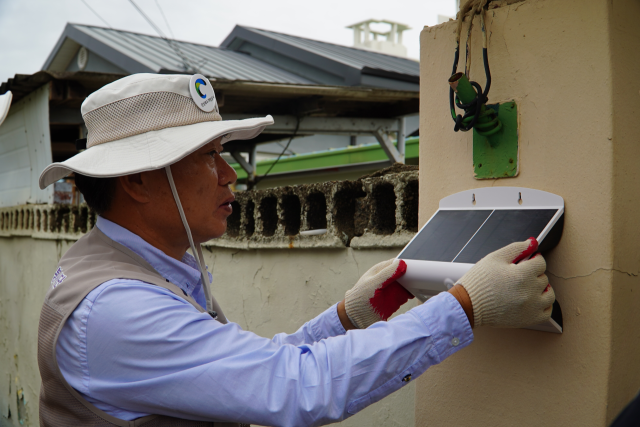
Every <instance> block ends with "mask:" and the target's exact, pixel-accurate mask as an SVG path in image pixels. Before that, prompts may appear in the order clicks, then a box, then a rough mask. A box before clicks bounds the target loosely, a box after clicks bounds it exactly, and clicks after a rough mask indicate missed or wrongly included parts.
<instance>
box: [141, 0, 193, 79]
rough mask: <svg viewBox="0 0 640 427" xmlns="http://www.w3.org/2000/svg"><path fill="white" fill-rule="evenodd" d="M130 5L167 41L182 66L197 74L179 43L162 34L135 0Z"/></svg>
mask: <svg viewBox="0 0 640 427" xmlns="http://www.w3.org/2000/svg"><path fill="white" fill-rule="evenodd" d="M129 3H131V4H132V5H133V7H135V8H136V10H137V11H138V12H139V13H140V15H142V17H143V18H144V19H145V21H147V23H148V24H149V25H151V27H152V28H153V29H154V30H155V32H156V33H158V35H159V36H160V38H162V39H163V40H164V41H166V42H167V44H168V45H169V47H170V48H171V49H173V51H174V52H175V53H176V55H178V57H179V58H180V60H181V61H182V66H183V67H184V68H185V71H187V72H190V73H193V72H195V71H196V69H195V67H194V66H193V65H192V64H191V62H190V61H189V58H187V56H186V55H185V54H184V53H182V51H181V50H180V46H178V45H177V43H175V41H173V40H169V39H168V38H167V36H166V35H165V34H164V33H163V32H162V30H161V29H160V27H158V26H157V25H156V24H155V23H154V22H153V21H152V20H151V18H149V17H148V16H147V14H146V13H144V11H143V10H142V9H141V8H140V7H139V6H138V5H137V4H136V3H135V2H134V1H133V0H129Z"/></svg>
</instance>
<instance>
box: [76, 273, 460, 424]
mask: <svg viewBox="0 0 640 427" xmlns="http://www.w3.org/2000/svg"><path fill="white" fill-rule="evenodd" d="M330 310H331V309H329V310H328V314H326V313H325V315H326V316H331V314H330V313H331V312H330ZM325 315H321V316H319V318H316V319H315V321H319V322H320V323H322V322H323V321H324V320H323V319H324V318H325ZM336 317H337V313H336ZM318 319H319V320H318ZM313 324H314V321H311V322H310V323H309V324H308V327H306V329H305V327H303V328H301V330H302V331H303V332H302V333H300V331H298V333H300V335H299V336H297V337H296V338H295V339H294V338H290V336H281V337H278V336H276V338H274V339H273V340H270V339H267V338H262V337H259V336H257V335H255V334H253V333H251V332H247V331H244V330H242V329H241V328H240V327H239V326H238V325H237V324H235V323H228V324H226V325H223V324H221V323H219V322H217V321H215V320H213V319H212V318H211V317H210V316H209V315H208V314H206V313H200V312H198V311H197V310H195V309H194V308H193V307H192V306H191V305H190V304H189V303H188V302H186V301H185V300H183V299H181V298H179V297H178V296H176V295H173V294H172V293H170V292H169V291H166V290H165V289H163V288H159V287H157V286H153V285H147V284H139V285H136V286H131V285H130V284H126V285H125V284H113V285H110V286H108V287H105V288H104V289H103V290H102V292H101V293H100V294H99V295H98V296H97V297H96V299H95V301H94V302H93V305H92V308H91V312H90V313H89V314H88V318H87V328H86V329H87V330H86V337H87V339H86V353H87V366H88V375H87V378H86V390H87V395H88V396H89V397H90V398H91V400H92V401H97V402H104V404H106V405H109V406H111V407H115V408H121V409H123V410H125V411H130V412H135V413H137V414H141V413H144V414H161V415H168V416H173V417H178V418H186V419H197V420H207V421H232V422H241V423H251V424H260V425H274V426H276V425H277V426H300V425H306V426H314V425H322V424H328V423H332V422H336V421H340V420H342V419H344V418H347V417H349V416H351V415H353V414H355V413H356V412H358V411H360V410H361V409H363V408H364V407H366V406H368V405H370V404H372V403H374V402H376V401H378V400H380V399H381V398H383V397H384V396H386V395H388V394H390V393H392V392H394V391H396V390H398V389H399V388H401V387H402V386H403V385H405V384H407V383H408V382H409V380H410V379H411V378H416V377H418V376H419V375H420V374H422V373H423V372H424V371H425V370H426V369H427V368H428V367H429V366H432V365H434V364H437V363H440V362H441V361H442V360H444V359H445V358H446V357H447V356H449V355H450V354H453V353H454V352H456V351H457V350H459V349H461V348H463V347H465V346H467V345H468V344H469V343H470V342H471V341H472V339H473V334H472V332H471V328H470V326H469V322H468V320H467V317H466V315H465V314H464V311H463V310H462V308H461V307H460V304H459V303H458V302H457V301H456V299H455V298H454V297H453V296H452V295H450V294H448V293H443V294H440V295H438V296H436V297H434V298H432V299H430V300H429V301H428V302H426V303H425V304H422V305H420V306H418V307H416V308H414V309H412V310H411V311H409V312H408V313H406V314H403V315H400V316H398V317H396V318H395V319H393V320H391V321H389V322H378V323H376V324H374V325H372V326H371V327H369V328H368V329H365V330H355V331H348V332H347V333H346V334H343V335H338V336H333V337H324V336H323V332H322V330H320V329H322V327H319V328H320V329H319V330H318V332H314V330H313V329H314V326H313ZM305 326H307V325H305ZM305 330H306V331H307V332H304V331H305ZM327 332H331V328H328V329H326V330H324V335H328V334H327ZM298 333H296V334H298ZM307 333H308V334H309V336H308V337H306V336H305V334H307ZM296 334H293V335H296ZM316 338H320V339H319V340H317V341H315V342H307V341H309V340H311V339H316ZM289 340H290V341H300V340H302V341H305V343H304V344H299V345H293V344H290V343H288V342H287V341H289Z"/></svg>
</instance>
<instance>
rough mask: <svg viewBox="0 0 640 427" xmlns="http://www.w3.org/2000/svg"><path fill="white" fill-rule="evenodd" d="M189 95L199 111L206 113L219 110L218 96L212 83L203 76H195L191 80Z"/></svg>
mask: <svg viewBox="0 0 640 427" xmlns="http://www.w3.org/2000/svg"><path fill="white" fill-rule="evenodd" d="M189 93H190V94H191V98H192V99H193V102H195V103H196V105H197V106H198V108H199V109H201V110H202V111H204V112H206V113H210V112H212V111H213V110H216V111H217V110H218V103H217V102H216V94H215V93H214V92H213V87H212V86H211V82H210V81H209V80H208V79H207V78H206V77H205V76H203V75H202V74H194V75H193V76H191V79H190V80H189Z"/></svg>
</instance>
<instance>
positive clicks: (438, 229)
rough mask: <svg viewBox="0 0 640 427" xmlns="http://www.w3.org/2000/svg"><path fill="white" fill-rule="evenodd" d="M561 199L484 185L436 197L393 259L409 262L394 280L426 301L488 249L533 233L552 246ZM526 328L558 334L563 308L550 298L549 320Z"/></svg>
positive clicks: (558, 231) (560, 221) (544, 248)
mask: <svg viewBox="0 0 640 427" xmlns="http://www.w3.org/2000/svg"><path fill="white" fill-rule="evenodd" d="M563 226H564V200H563V199H562V197H560V196H557V195H555V194H552V193H547V192H545V191H540V190H533V189H530V188H521V187H488V188H479V189H475V190H467V191H462V192H460V193H456V194H453V195H451V196H448V197H445V198H444V199H442V200H440V206H439V208H438V210H437V212H436V213H435V214H434V215H433V216H432V217H431V218H430V219H429V221H427V223H426V224H425V225H424V226H423V227H422V228H421V229H420V231H419V232H418V233H417V234H416V235H415V236H414V238H413V239H412V240H411V241H410V242H409V244H408V245H407V246H405V248H404V249H403V250H402V252H400V254H399V255H398V257H397V258H399V259H402V260H404V261H405V262H406V264H407V272H406V273H405V275H404V276H403V277H402V278H401V279H399V280H398V282H400V284H401V285H402V286H404V287H405V288H406V289H407V290H408V291H409V292H411V293H412V294H413V295H415V297H416V298H418V299H419V300H420V301H422V302H424V301H426V300H427V299H429V298H430V297H432V296H434V295H437V294H438V293H440V292H443V291H447V290H448V289H450V288H451V287H453V285H454V284H455V283H456V282H457V281H458V280H459V279H460V278H461V277H462V276H463V275H464V274H465V273H466V272H467V271H469V270H470V269H471V267H473V266H474V265H475V263H476V262H478V261H480V260H481V259H482V258H483V257H485V256H486V255H488V254H490V253H491V252H493V251H495V250H498V249H500V248H502V247H504V246H507V245H509V244H511V243H513V242H519V241H524V240H526V239H528V238H529V237H531V236H536V238H537V240H538V243H539V247H538V248H539V249H538V250H539V251H540V252H542V253H543V254H544V253H545V252H548V251H549V250H551V249H553V248H554V247H555V246H556V245H557V244H558V242H559V241H560V238H561V236H562V229H563ZM528 329H535V330H539V331H545V332H554V333H562V311H561V310H560V305H559V304H558V302H557V301H555V302H554V303H553V312H552V314H551V319H550V320H549V321H548V322H545V323H543V324H540V325H535V326H532V327H530V328H528Z"/></svg>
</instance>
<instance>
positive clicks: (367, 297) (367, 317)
mask: <svg viewBox="0 0 640 427" xmlns="http://www.w3.org/2000/svg"><path fill="white" fill-rule="evenodd" d="M406 271H407V264H406V263H405V262H404V261H402V260H398V259H390V260H387V261H383V262H381V263H379V264H376V265H374V266H373V267H371V268H370V269H369V270H368V271H367V272H366V273H364V275H363V276H362V277H361V278H360V280H358V283H356V285H355V286H354V287H353V288H351V289H350V290H348V291H347V293H346V294H345V298H344V300H345V301H344V306H345V310H346V312H347V316H348V317H349V320H351V323H353V326H355V327H356V328H359V329H365V328H368V327H369V326H371V325H372V324H374V323H376V322H379V321H381V320H387V319H388V318H389V317H390V316H391V315H392V314H393V313H395V312H396V311H397V310H398V309H399V308H400V306H401V305H402V304H404V303H405V302H407V301H408V300H409V299H411V298H413V295H411V293H410V292H409V291H407V290H406V289H405V288H403V287H402V285H400V284H399V283H398V282H396V280H397V279H399V278H400V277H402V276H403V275H404V273H405V272H406Z"/></svg>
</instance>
